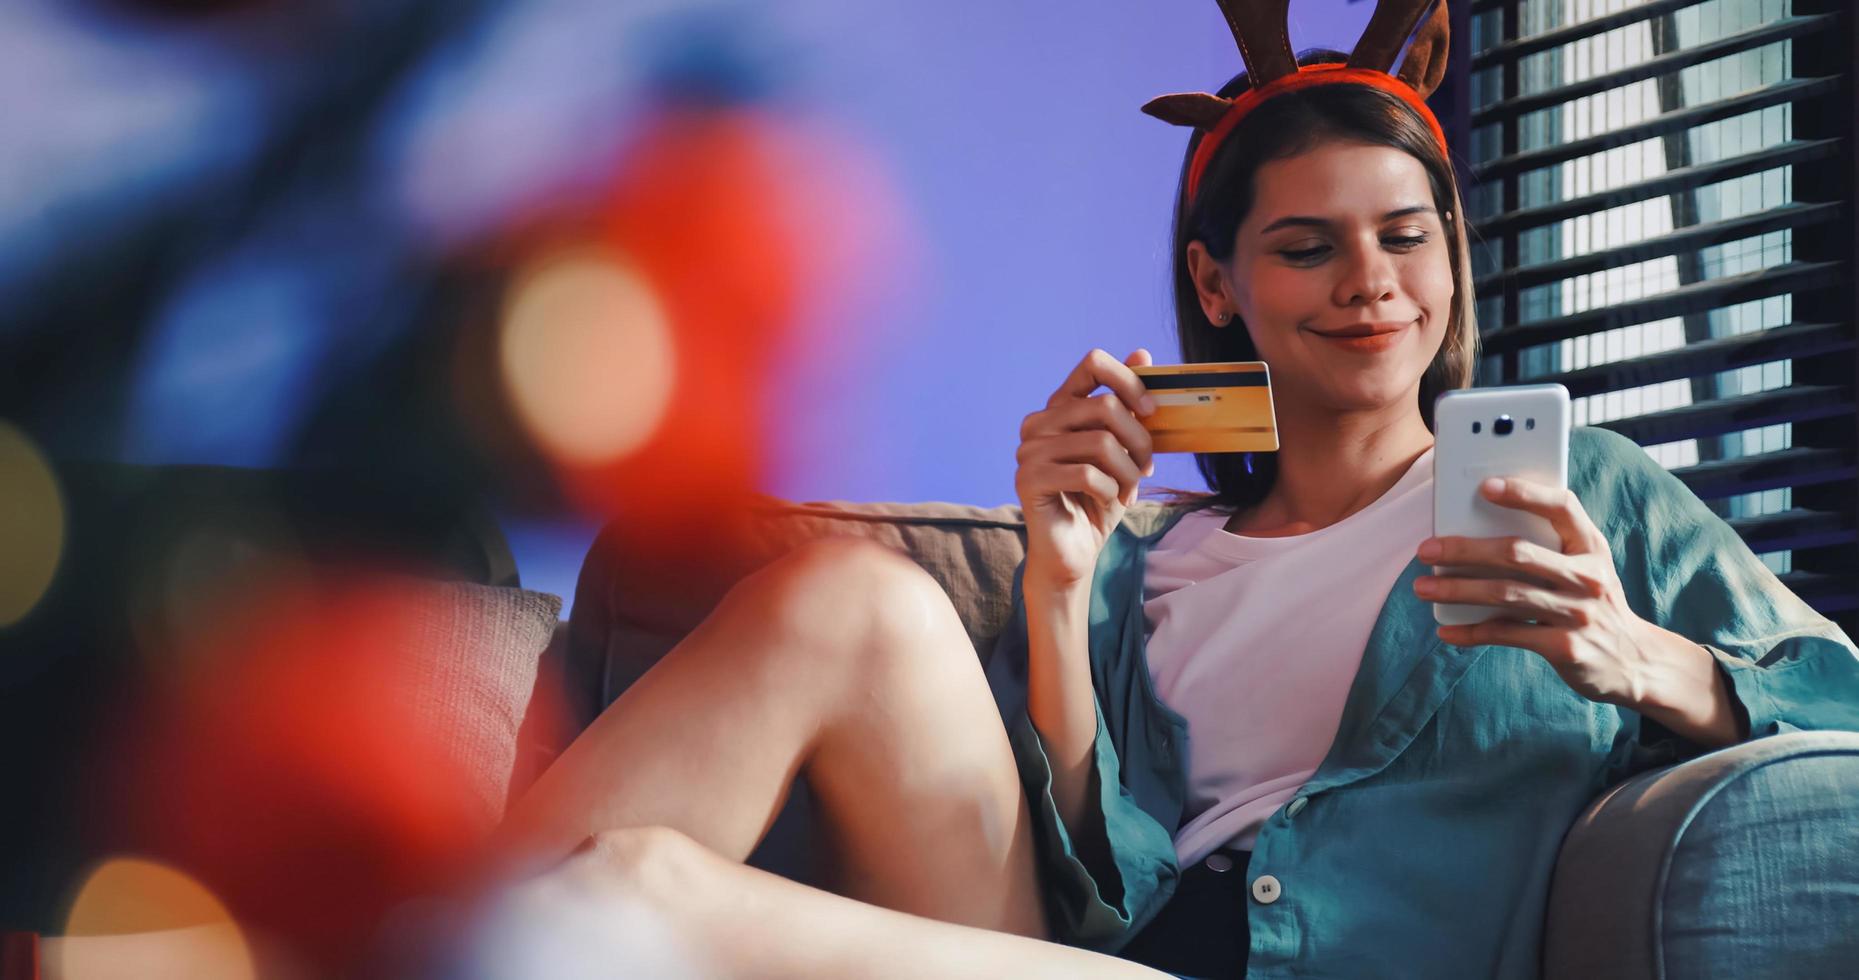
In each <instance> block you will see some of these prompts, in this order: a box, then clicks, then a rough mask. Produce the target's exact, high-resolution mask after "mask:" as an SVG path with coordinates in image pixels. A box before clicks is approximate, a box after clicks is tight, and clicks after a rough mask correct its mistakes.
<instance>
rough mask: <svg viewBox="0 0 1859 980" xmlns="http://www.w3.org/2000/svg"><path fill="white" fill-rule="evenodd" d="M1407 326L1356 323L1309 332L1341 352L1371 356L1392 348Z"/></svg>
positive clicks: (1403, 324)
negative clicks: (1334, 328) (1340, 349)
mask: <svg viewBox="0 0 1859 980" xmlns="http://www.w3.org/2000/svg"><path fill="white" fill-rule="evenodd" d="M1409 326H1411V324H1407V323H1357V324H1352V325H1350V326H1347V327H1343V328H1341V329H1338V330H1327V331H1325V330H1312V331H1310V332H1311V333H1314V334H1316V335H1317V336H1319V337H1322V338H1323V339H1324V340H1327V341H1329V342H1330V343H1332V344H1335V345H1336V346H1338V347H1341V348H1342V349H1343V350H1347V351H1355V352H1357V353H1361V354H1373V353H1376V352H1378V351H1384V350H1387V349H1388V348H1390V347H1393V346H1394V345H1395V343H1396V342H1398V341H1399V340H1400V339H1401V333H1402V331H1404V330H1406V329H1407V328H1408V327H1409Z"/></svg>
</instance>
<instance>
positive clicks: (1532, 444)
mask: <svg viewBox="0 0 1859 980" xmlns="http://www.w3.org/2000/svg"><path fill="white" fill-rule="evenodd" d="M1433 431H1434V443H1433V536H1434V537H1470V538H1508V537H1521V538H1526V539H1528V540H1530V541H1534V542H1535V543H1537V544H1540V545H1542V546H1543V547H1545V548H1551V549H1554V550H1556V551H1560V550H1562V537H1561V535H1558V534H1557V533H1556V529H1555V526H1554V525H1552V524H1550V523H1549V521H1548V519H1547V518H1543V517H1539V516H1537V515H1535V514H1531V513H1528V512H1526V511H1521V510H1517V509H1515V508H1511V507H1500V506H1498V505H1497V504H1494V503H1492V502H1491V501H1489V500H1487V499H1485V497H1484V496H1483V495H1482V494H1480V493H1479V492H1478V485H1479V484H1480V483H1483V482H1484V481H1485V480H1486V479H1489V478H1490V477H1494V476H1497V477H1505V478H1509V477H1520V478H1522V479H1525V480H1530V481H1533V482H1536V483H1541V484H1544V485H1547V486H1552V487H1567V486H1568V483H1569V390H1568V389H1567V388H1564V387H1562V386H1561V385H1557V384H1546V385H1513V386H1510V387H1502V388H1463V389H1459V390H1456V391H1449V392H1446V393H1445V394H1443V395H1441V396H1439V398H1438V399H1437V400H1436V401H1434V403H1433ZM1433 573H1434V574H1435V575H1464V576H1468V577H1474V578H1490V577H1495V576H1497V575H1498V574H1499V573H1497V572H1495V571H1485V570H1481V569H1476V568H1455V567H1451V566H1443V565H1436V566H1434V568H1433ZM1500 612H1502V610H1500V609H1498V608H1497V607H1496V606H1474V605H1465V604H1460V603H1441V602H1436V603H1434V604H1433V618H1434V619H1435V620H1437V621H1438V622H1439V623H1440V624H1441V625H1443V626H1461V625H1465V624H1468V623H1482V622H1484V621H1485V620H1487V619H1491V618H1492V617H1494V616H1497V615H1499V613H1500Z"/></svg>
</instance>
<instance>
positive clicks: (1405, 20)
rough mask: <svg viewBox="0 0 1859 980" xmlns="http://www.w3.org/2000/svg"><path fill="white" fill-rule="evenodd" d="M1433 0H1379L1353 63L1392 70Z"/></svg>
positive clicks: (1351, 62) (1377, 69)
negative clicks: (1396, 58)
mask: <svg viewBox="0 0 1859 980" xmlns="http://www.w3.org/2000/svg"><path fill="white" fill-rule="evenodd" d="M1432 2H1433V0H1376V2H1375V13H1374V14H1373V15H1371V16H1370V17H1369V19H1368V26H1367V27H1365V28H1363V29H1362V39H1361V40H1359V41H1357V42H1356V48H1355V50H1354V51H1353V52H1351V53H1350V55H1349V67H1351V68H1369V69H1372V70H1374V71H1392V70H1393V69H1394V59H1395V56H1396V55H1399V54H1400V53H1401V49H1402V48H1404V47H1406V46H1407V39H1408V37H1410V36H1411V35H1412V34H1413V33H1414V25H1415V24H1418V23H1420V15H1421V14H1424V13H1426V12H1427V7H1428V6H1430V5H1431V4H1432Z"/></svg>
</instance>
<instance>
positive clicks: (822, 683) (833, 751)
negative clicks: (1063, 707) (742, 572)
mask: <svg viewBox="0 0 1859 980" xmlns="http://www.w3.org/2000/svg"><path fill="white" fill-rule="evenodd" d="M803 771H804V772H805V773H806V775H807V777H808V779H809V781H810V782H811V784H812V785H813V787H814V789H815V790H816V792H817V794H818V796H819V797H820V800H821V803H822V806H823V809H824V810H825V811H826V817H827V820H828V821H829V823H830V827H829V830H830V831H831V833H832V836H833V838H834V840H835V843H836V845H837V846H838V847H839V848H840V851H841V855H842V857H843V860H844V863H845V865H846V870H847V872H848V882H847V885H846V887H847V891H848V892H849V894H851V895H852V896H853V897H855V898H861V899H866V900H869V901H872V902H877V903H880V904H883V905H885V906H888V907H890V908H894V909H899V910H902V911H905V912H910V913H915V914H918V915H922V916H928V917H930V918H935V919H941V920H944V921H947V922H956V923H963V924H968V925H975V926H981V927H984V928H988V929H998V930H1004V931H1009V932H1015V933H1020V934H1023V935H1035V936H1043V935H1044V934H1045V925H1044V918H1043V914H1042V911H1041V908H1040V902H1039V895H1038V886H1037V883H1036V878H1035V872H1034V866H1033V854H1032V837H1031V828H1030V823H1029V820H1030V817H1029V814H1028V809H1027V804H1026V800H1025V796H1024V793H1023V791H1022V789H1021V786H1020V782H1019V778H1018V774H1017V771H1016V769H1015V766H1014V761H1013V755H1012V750H1011V748H1010V747H1009V745H1008V743H1007V737H1006V733H1005V731H1004V729H1003V727H1002V725H1001V722H1000V715H999V712H998V711H997V710H996V709H995V706H994V702H993V699H992V697H991V695H990V694H989V692H988V688H987V683H986V680H985V678H984V677H983V676H982V673H981V669H980V665H979V663H978V662H977V661H976V658H975V655H974V650H973V646H972V645H971V644H970V643H969V641H968V638H967V636H966V634H965V633H964V632H963V630H962V625H961V622H960V620H959V619H958V618H957V616H956V614H955V611H954V609H953V608H952V607H951V606H950V604H949V600H948V597H947V595H946V594H944V593H943V591H942V589H941V587H940V586H938V585H937V583H936V582H935V580H934V579H932V578H930V577H929V576H928V575H927V574H926V573H925V572H923V571H922V569H920V568H918V567H917V566H916V565H915V564H914V563H913V562H911V561H910V560H909V559H907V558H905V557H903V556H901V555H898V554H896V553H895V552H892V551H890V550H888V549H885V548H883V547H881V546H879V545H876V544H872V543H870V542H865V541H860V540H856V539H837V540H831V541H823V542H818V543H816V544H813V545H809V546H807V547H804V548H802V549H801V550H799V551H798V552H796V553H794V554H791V555H789V556H788V557H786V558H784V559H782V560H780V561H778V562H776V563H775V564H773V565H771V566H769V567H767V568H764V569H763V570H761V571H759V572H757V573H756V574H754V575H752V576H750V577H749V578H747V579H745V580H744V581H743V582H741V583H739V584H738V585H737V587H736V588H735V589H734V590H732V591H731V592H730V593H729V595H728V596H726V597H725V598H724V600H723V602H722V603H721V604H720V605H719V606H718V607H717V609H716V610H715V611H714V612H713V613H712V614H711V615H710V617H709V618H708V619H706V620H705V621H704V622H703V623H702V624H700V625H699V626H698V627H697V629H696V630H694V631H693V632H692V633H691V634H690V635H689V636H688V637H686V638H685V640H684V641H683V642H682V643H680V644H679V645H678V646H677V647H676V648H675V649H673V650H672V651H671V653H669V654H668V655H666V657H665V659H664V660H663V661H661V662H660V663H659V664H658V665H657V666H655V667H654V668H653V669H652V670H651V671H649V672H647V673H646V675H645V676H644V677H642V678H641V679H640V680H639V681H638V682H637V683H636V684H635V685H634V686H633V687H632V688H631V689H630V690H628V691H627V692H626V694H625V695H624V696H623V697H621V698H620V699H619V700H618V701H617V702H615V703H614V704H613V705H612V706H611V707H609V708H608V710H607V711H606V712H605V713H603V714H602V715H601V717H600V718H598V719H597V720H596V721H595V722H594V724H593V725H591V726H590V727H589V728H588V730H587V731H586V732H584V733H582V735H581V736H580V737H579V738H578V739H577V740H576V741H575V743H574V744H573V745H571V746H570V747H569V748H568V750H567V751H566V752H564V753H563V755H562V757H561V758H560V759H559V760H557V762H556V763H555V765H554V766H553V767H551V768H550V769H549V771H548V772H546V773H545V774H544V775H543V776H542V778H541V779H540V780H538V781H537V784H536V786H535V787H534V788H533V789H532V790H531V791H530V792H529V794H528V795H527V796H526V797H525V798H524V799H523V800H522V801H521V802H520V803H519V804H518V806H517V807H516V808H515V810H514V811H513V813H512V815H511V817H510V819H509V821H508V822H507V824H506V827H505V829H504V831H503V832H502V837H503V839H504V840H505V841H506V842H507V843H508V844H510V846H512V847H513V848H517V849H522V850H528V851H530V852H531V853H534V854H539V855H541V856H543V857H545V858H553V857H559V856H561V855H563V854H566V853H567V852H568V851H569V850H571V849H572V848H574V847H575V846H576V845H578V844H579V843H581V842H582V841H584V840H586V839H587V838H589V837H590V836H591V835H594V834H597V833H600V832H602V831H607V830H612V829H615V828H626V827H649V826H662V827H671V828H675V829H676V830H678V831H680V832H682V833H683V834H685V835H688V836H689V837H690V838H693V839H694V840H695V841H697V842H698V843H699V844H701V845H702V846H703V847H704V848H706V849H707V850H709V851H712V852H714V853H716V854H718V855H720V856H722V857H723V858H725V859H727V860H729V861H737V862H739V861H741V860H742V859H743V858H745V857H746V856H747V855H748V854H749V852H750V851H751V850H752V849H753V848H754V846H755V845H756V843H757V842H758V841H760V839H761V838H762V836H763V835H764V834H765V833H766V831H767V829H768V827H769V825H770V824H771V823H772V821H773V819H774V817H775V814H776V813H777V812H778V811H779V809H780V807H781V804H782V802H783V801H784V800H785V799H786V796H787V793H788V789H789V786H790V785H791V783H792V781H793V780H794V778H795V777H796V776H797V775H798V774H800V773H802V772H803ZM846 907H847V908H856V907H858V906H855V905H848V906H846Z"/></svg>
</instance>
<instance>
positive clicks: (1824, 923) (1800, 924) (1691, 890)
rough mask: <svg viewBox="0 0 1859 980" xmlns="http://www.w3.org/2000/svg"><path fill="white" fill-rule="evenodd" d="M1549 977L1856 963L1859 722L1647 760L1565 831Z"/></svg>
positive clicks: (1801, 979) (1835, 971)
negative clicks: (1646, 766) (1850, 727)
mask: <svg viewBox="0 0 1859 980" xmlns="http://www.w3.org/2000/svg"><path fill="white" fill-rule="evenodd" d="M1543 960H1544V976H1545V977H1547V978H1549V980H1559V978H1565V977H1566V978H1576V977H1580V978H1584V980H1594V978H1607V977H1633V978H1648V977H1661V978H1663V977H1704V976H1724V977H1729V976H1734V977H1738V978H1745V980H1746V978H1751V977H1770V976H1772V977H1784V976H1785V977H1789V978H1796V980H1811V978H1818V977H1845V976H1851V975H1852V974H1851V970H1852V964H1853V963H1854V962H1859V733H1853V732H1791V733H1788V734H1784V735H1776V736H1772V737H1769V738H1762V739H1756V740H1754V741H1750V742H1745V743H1743V744H1741V745H1736V746H1732V747H1730V748H1727V749H1723V750H1721V751H1718V752H1713V753H1711V754H1709V755H1705V756H1702V757H1700V758H1697V759H1693V760H1691V761H1690V762H1687V763H1685V764H1683V765H1678V766H1673V767H1670V768H1667V769H1661V770H1656V771H1653V772H1649V773H1644V774H1641V775H1639V776H1636V777H1634V778H1633V779H1630V780H1627V781H1626V782H1624V783H1621V784H1620V785H1618V786H1616V787H1614V788H1613V789H1611V790H1609V791H1608V792H1607V793H1605V794H1603V795H1602V796H1601V797H1600V798H1599V799H1597V800H1596V801H1595V802H1594V803H1593V804H1592V805H1591V806H1589V808H1588V810H1587V812H1585V813H1583V814H1582V816H1581V818H1580V819H1579V820H1577V821H1576V822H1575V825H1574V827H1573V828H1571V829H1570V831H1569V834H1568V837H1567V838H1566V839H1565V840H1564V841H1563V845H1562V851H1561V855H1560V858H1559V859H1558V861H1557V865H1556V872H1555V878H1554V881H1553V883H1552V885H1551V887H1550V895H1549V913H1548V917H1547V921H1546V923H1545V926H1544V936H1543Z"/></svg>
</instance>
